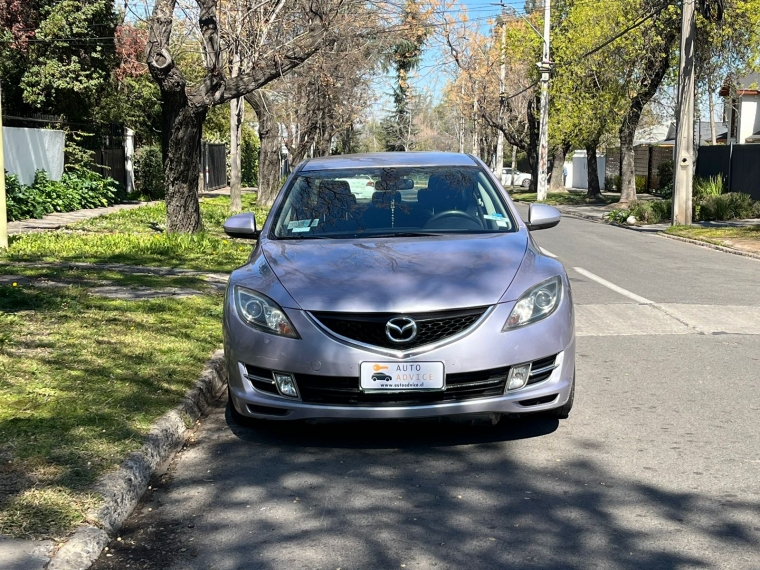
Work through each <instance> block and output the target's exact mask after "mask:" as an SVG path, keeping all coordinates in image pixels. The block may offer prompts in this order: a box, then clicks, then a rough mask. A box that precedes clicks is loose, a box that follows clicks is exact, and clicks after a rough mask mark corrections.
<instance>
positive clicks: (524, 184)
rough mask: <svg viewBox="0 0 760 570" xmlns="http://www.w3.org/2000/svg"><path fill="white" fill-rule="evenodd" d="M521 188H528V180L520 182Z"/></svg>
mask: <svg viewBox="0 0 760 570" xmlns="http://www.w3.org/2000/svg"><path fill="white" fill-rule="evenodd" d="M520 186H522V187H523V188H530V178H526V179H525V180H523V181H522V184H520Z"/></svg>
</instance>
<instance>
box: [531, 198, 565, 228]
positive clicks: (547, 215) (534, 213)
mask: <svg viewBox="0 0 760 570" xmlns="http://www.w3.org/2000/svg"><path fill="white" fill-rule="evenodd" d="M561 217H562V214H560V213H559V210H558V209H557V208H554V207H553V206H549V205H547V204H531V205H530V208H529V209H528V222H527V223H526V224H525V225H526V226H528V229H529V230H531V231H533V230H546V229H549V228H553V227H554V226H556V225H557V224H558V223H559V220H560V218H561Z"/></svg>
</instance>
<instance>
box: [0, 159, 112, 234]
mask: <svg viewBox="0 0 760 570" xmlns="http://www.w3.org/2000/svg"><path fill="white" fill-rule="evenodd" d="M5 186H6V206H7V210H8V220H10V221H14V220H26V219H28V218H41V217H43V216H44V215H46V214H52V213H53V212H72V211H74V210H81V209H85V208H99V207H103V206H110V205H111V204H113V203H115V202H117V201H118V200H119V199H120V198H122V197H123V195H122V193H121V192H120V189H119V185H118V184H117V183H116V181H115V180H113V179H112V178H104V177H103V176H101V175H100V174H97V173H95V172H92V171H90V170H86V169H83V168H79V167H73V168H72V169H71V170H70V171H68V172H65V173H64V174H63V176H62V177H61V180H60V181H58V180H51V179H50V178H49V177H48V175H47V173H46V172H44V171H42V170H38V171H37V173H36V174H35V176H34V183H33V184H32V185H31V186H25V185H23V184H21V182H20V181H19V180H18V177H17V176H15V175H12V174H11V175H9V174H8V173H7V172H6V175H5Z"/></svg>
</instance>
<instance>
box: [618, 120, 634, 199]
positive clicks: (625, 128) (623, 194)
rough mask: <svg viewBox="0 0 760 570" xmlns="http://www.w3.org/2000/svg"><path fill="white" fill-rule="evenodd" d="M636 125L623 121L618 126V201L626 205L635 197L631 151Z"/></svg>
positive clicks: (632, 153) (632, 155) (632, 154)
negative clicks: (619, 176)
mask: <svg viewBox="0 0 760 570" xmlns="http://www.w3.org/2000/svg"><path fill="white" fill-rule="evenodd" d="M635 132H636V127H635V126H631V125H627V124H626V123H623V125H622V126H621V127H620V162H621V167H620V170H621V173H622V175H621V180H620V201H619V202H618V204H620V205H622V206H626V205H628V204H630V203H631V202H633V201H634V200H635V199H636V163H635V159H634V152H633V137H634V134H635Z"/></svg>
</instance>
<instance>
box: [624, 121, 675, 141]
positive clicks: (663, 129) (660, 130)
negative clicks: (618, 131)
mask: <svg viewBox="0 0 760 570" xmlns="http://www.w3.org/2000/svg"><path fill="white" fill-rule="evenodd" d="M669 132H670V125H668V124H667V123H663V124H661V125H653V126H651V127H642V128H639V129H636V135H635V136H634V137H633V146H638V145H642V144H657V143H659V142H660V141H661V140H663V139H665V138H667V136H668V133H669Z"/></svg>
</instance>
